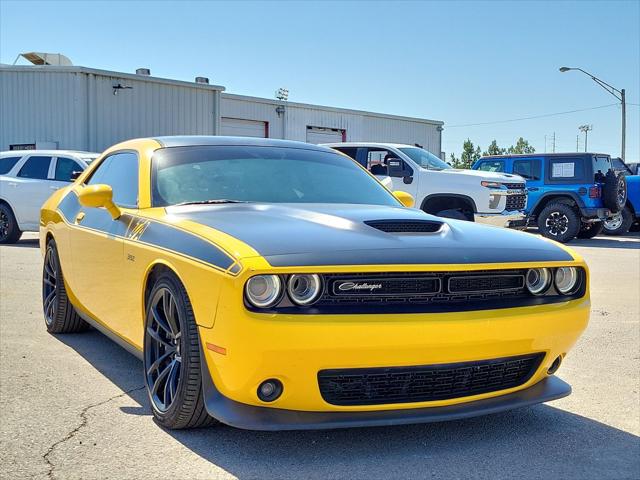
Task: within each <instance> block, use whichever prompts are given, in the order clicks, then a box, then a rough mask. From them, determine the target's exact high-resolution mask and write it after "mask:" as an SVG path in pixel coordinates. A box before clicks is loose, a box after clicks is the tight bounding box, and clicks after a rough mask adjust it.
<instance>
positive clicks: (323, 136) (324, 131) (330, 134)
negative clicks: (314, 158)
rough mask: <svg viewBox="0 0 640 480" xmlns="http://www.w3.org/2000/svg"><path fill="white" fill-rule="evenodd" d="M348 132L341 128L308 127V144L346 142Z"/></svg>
mask: <svg viewBox="0 0 640 480" xmlns="http://www.w3.org/2000/svg"><path fill="white" fill-rule="evenodd" d="M346 137H347V132H346V131H345V130H342V129H339V128H322V127H307V143H336V142H344V141H345V140H346Z"/></svg>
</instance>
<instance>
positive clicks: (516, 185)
mask: <svg viewBox="0 0 640 480" xmlns="http://www.w3.org/2000/svg"><path fill="white" fill-rule="evenodd" d="M503 185H504V186H505V187H507V188H508V189H509V190H524V183H503Z"/></svg>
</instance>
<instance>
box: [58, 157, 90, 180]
mask: <svg viewBox="0 0 640 480" xmlns="http://www.w3.org/2000/svg"><path fill="white" fill-rule="evenodd" d="M83 170H84V168H83V167H81V166H80V164H79V163H78V162H76V161H75V160H72V159H70V158H66V157H58V159H57V160H56V175H55V179H56V180H58V181H59V182H70V181H71V174H72V173H73V172H81V171H83Z"/></svg>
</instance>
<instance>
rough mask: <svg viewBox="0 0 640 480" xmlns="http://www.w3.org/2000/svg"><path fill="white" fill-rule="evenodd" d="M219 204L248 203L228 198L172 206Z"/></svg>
mask: <svg viewBox="0 0 640 480" xmlns="http://www.w3.org/2000/svg"><path fill="white" fill-rule="evenodd" d="M219 203H248V202H247V201H246V200H230V199H228V198H216V199H215V200H194V201H192V202H181V203H176V204H175V205H173V206H174V207H180V206H182V205H215V204H219Z"/></svg>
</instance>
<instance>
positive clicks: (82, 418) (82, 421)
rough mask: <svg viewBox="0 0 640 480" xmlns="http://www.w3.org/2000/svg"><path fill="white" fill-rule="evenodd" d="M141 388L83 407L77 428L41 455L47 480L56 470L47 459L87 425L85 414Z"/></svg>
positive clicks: (51, 477)
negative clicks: (45, 464) (47, 468)
mask: <svg viewBox="0 0 640 480" xmlns="http://www.w3.org/2000/svg"><path fill="white" fill-rule="evenodd" d="M143 388H145V386H144V385H143V386H141V387H136V388H132V389H130V390H127V391H126V392H122V393H119V394H118V395H114V396H113V397H110V398H107V399H106V400H103V401H101V402H98V403H93V404H91V405H89V406H87V407H84V408H83V409H82V411H81V412H80V424H79V425H78V426H77V427H75V428H74V429H72V430H71V431H70V432H69V433H67V434H66V435H65V436H64V437H63V438H62V439H60V440H58V441H57V442H55V443H53V444H52V445H51V446H50V447H49V448H48V449H47V451H46V452H45V453H44V455H42V458H43V459H44V461H45V462H47V465H48V466H49V471H48V472H47V478H50V479H53V478H55V476H54V470H55V468H56V466H55V464H54V463H53V462H52V461H51V460H50V459H49V456H50V455H51V454H52V453H53V452H54V450H56V448H57V447H58V446H59V445H62V444H63V443H65V442H67V441H69V440H71V439H72V438H73V437H75V436H76V434H77V433H78V432H79V431H80V430H81V429H82V428H83V427H84V426H86V425H87V423H88V422H89V417H88V416H87V413H88V412H89V410H91V409H92V408H96V407H100V406H102V405H105V404H106V403H109V402H112V401H113V400H115V399H117V398H121V397H124V396H125V395H128V394H130V393H133V392H137V391H138V390H142V389H143Z"/></svg>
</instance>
